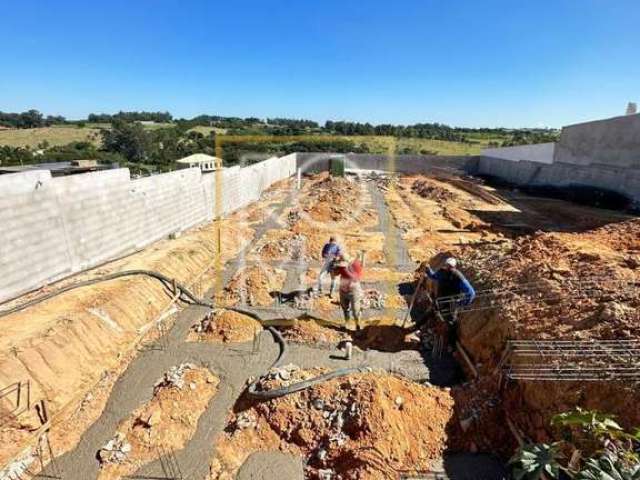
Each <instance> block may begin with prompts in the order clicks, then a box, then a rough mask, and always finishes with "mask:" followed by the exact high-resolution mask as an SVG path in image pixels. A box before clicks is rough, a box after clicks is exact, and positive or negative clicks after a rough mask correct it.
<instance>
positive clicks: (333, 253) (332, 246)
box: [322, 242, 342, 258]
mask: <svg viewBox="0 0 640 480" xmlns="http://www.w3.org/2000/svg"><path fill="white" fill-rule="evenodd" d="M341 254H342V251H341V250H340V245H338V244H337V243H331V242H329V243H325V244H324V247H322V258H336V257H337V256H338V255H341Z"/></svg>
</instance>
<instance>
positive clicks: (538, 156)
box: [482, 142, 556, 164]
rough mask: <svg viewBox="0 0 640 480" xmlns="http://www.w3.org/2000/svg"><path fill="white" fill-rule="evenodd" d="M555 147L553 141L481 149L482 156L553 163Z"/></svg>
mask: <svg viewBox="0 0 640 480" xmlns="http://www.w3.org/2000/svg"><path fill="white" fill-rule="evenodd" d="M555 147H556V144H555V142H550V143H538V144H534V145H518V146H516V147H500V148H485V149H483V150H482V156H484V157H493V158H502V159H504V160H511V161H514V162H519V161H521V160H528V161H531V162H539V163H547V164H549V163H553V155H554V152H555Z"/></svg>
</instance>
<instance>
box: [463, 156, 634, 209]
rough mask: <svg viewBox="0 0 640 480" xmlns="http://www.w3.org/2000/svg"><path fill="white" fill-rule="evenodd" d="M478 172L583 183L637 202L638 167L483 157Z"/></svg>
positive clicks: (520, 181) (521, 181) (514, 179)
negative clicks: (515, 160) (550, 162)
mask: <svg viewBox="0 0 640 480" xmlns="http://www.w3.org/2000/svg"><path fill="white" fill-rule="evenodd" d="M475 173H477V174H483V175H491V176H494V177H498V178H501V179H503V180H506V181H508V182H510V183H514V184H517V185H540V186H542V185H551V186H557V187H563V186H569V185H585V186H591V187H597V188H603V189H607V190H611V191H614V192H618V193H622V194H624V195H626V196H627V197H629V198H630V199H632V200H633V201H634V202H635V203H636V204H638V205H640V169H635V168H622V167H615V166H609V165H586V166H585V165H575V164H570V163H563V162H554V163H552V164H551V165H547V164H543V163H539V162H529V161H525V160H521V161H519V162H514V161H512V160H504V159H501V158H493V157H482V158H481V159H480V161H479V164H478V169H477V171H476V172H475Z"/></svg>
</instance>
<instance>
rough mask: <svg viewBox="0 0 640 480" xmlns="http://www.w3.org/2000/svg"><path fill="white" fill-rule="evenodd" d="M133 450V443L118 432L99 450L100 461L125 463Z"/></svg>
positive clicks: (103, 462)
mask: <svg viewBox="0 0 640 480" xmlns="http://www.w3.org/2000/svg"><path fill="white" fill-rule="evenodd" d="M130 452H131V444H130V443H129V442H128V441H127V439H126V438H125V436H124V435H123V434H122V433H120V432H118V433H116V434H115V436H114V437H113V438H112V439H111V440H109V441H108V442H107V443H105V444H104V445H103V446H102V448H100V450H99V451H98V459H99V460H100V463H102V464H105V463H123V462H124V461H125V460H126V459H127V456H128V455H129V453H130Z"/></svg>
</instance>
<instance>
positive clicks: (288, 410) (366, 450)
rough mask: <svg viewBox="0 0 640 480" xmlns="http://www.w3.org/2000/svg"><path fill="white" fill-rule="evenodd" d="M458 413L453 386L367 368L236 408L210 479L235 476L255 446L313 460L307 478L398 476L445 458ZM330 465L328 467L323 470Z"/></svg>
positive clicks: (257, 448)
mask: <svg viewBox="0 0 640 480" xmlns="http://www.w3.org/2000/svg"><path fill="white" fill-rule="evenodd" d="M452 415H453V400H452V398H451V396H450V394H449V392H448V391H447V390H441V389H437V388H433V387H426V386H423V385H419V384H416V383H412V382H408V381H406V380H403V379H400V378H398V377H394V376H391V375H387V374H380V373H364V374H356V375H352V376H349V377H347V378H340V379H334V380H331V381H328V382H326V383H323V384H320V385H317V386H315V387H312V388H310V389H308V390H305V391H302V392H298V393H295V394H292V395H288V396H285V397H280V398H277V399H274V400H271V401H268V402H263V403H259V404H257V405H253V406H250V407H249V408H247V409H245V410H243V411H238V412H237V413H234V414H232V415H231V418H230V419H229V423H228V425H229V426H228V428H227V433H226V434H225V435H224V436H223V437H221V438H220V439H219V440H218V443H217V445H216V451H217V458H216V459H215V460H214V462H213V463H212V467H213V468H212V472H211V476H210V478H211V479H227V478H233V477H232V475H233V474H234V472H235V471H236V470H237V469H238V468H239V466H240V465H241V464H242V462H243V461H244V460H245V459H246V458H247V457H248V456H249V454H251V453H252V452H254V451H256V450H281V451H285V452H290V453H292V454H294V455H300V456H303V457H305V458H306V459H307V461H308V463H307V467H306V469H307V472H306V478H321V476H320V475H321V474H322V473H327V471H330V472H332V473H333V475H337V477H336V478H343V479H383V478H396V477H397V476H398V472H401V471H416V470H428V469H429V468H430V467H431V466H432V464H433V462H434V460H436V459H438V458H440V457H441V455H442V453H443V451H444V450H445V447H446V443H447V430H448V427H449V423H450V422H451V419H452ZM323 471H324V472H323Z"/></svg>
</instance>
